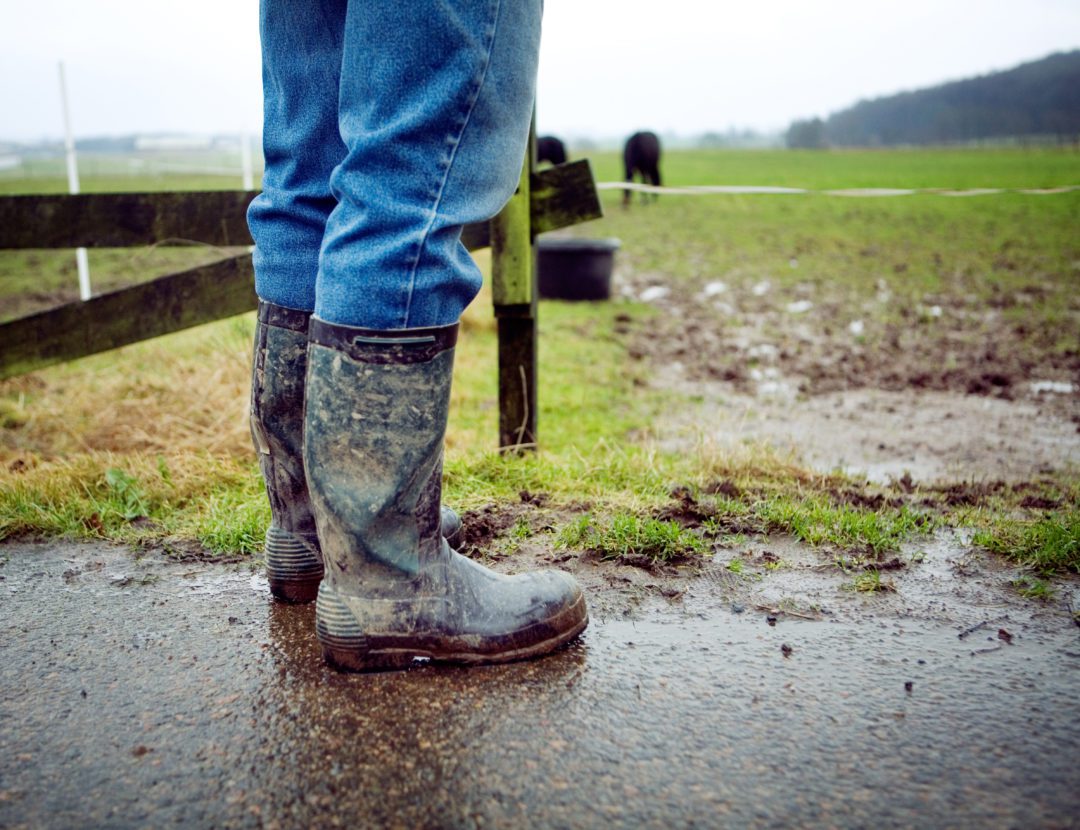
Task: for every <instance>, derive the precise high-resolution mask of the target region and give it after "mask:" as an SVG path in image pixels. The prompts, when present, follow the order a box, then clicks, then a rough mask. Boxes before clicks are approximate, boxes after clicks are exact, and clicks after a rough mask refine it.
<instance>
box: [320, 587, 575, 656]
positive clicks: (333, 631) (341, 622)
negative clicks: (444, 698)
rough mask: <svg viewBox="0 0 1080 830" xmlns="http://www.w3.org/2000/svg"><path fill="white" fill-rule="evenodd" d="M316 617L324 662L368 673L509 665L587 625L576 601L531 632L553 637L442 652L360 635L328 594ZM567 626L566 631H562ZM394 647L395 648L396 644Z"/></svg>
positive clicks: (541, 652) (434, 647)
mask: <svg viewBox="0 0 1080 830" xmlns="http://www.w3.org/2000/svg"><path fill="white" fill-rule="evenodd" d="M318 603H319V604H318V607H317V610H316V617H315V629H316V633H317V634H318V637H319V644H320V646H321V647H322V653H323V658H324V659H325V660H326V662H327V663H329V664H330V665H331V666H333V667H334V668H336V669H340V670H343V671H354V672H367V671H390V670H394V669H406V668H408V667H409V666H411V665H412V664H413V663H414V662H415V661H417V660H424V659H427V660H432V661H434V662H439V663H455V664H460V665H481V664H492V663H512V662H515V661H518V660H528V659H530V658H532V657H540V656H541V655H544V654H547V653H549V652H551V651H554V650H555V649H557V648H559V646H562V645H564V644H566V643H569V642H570V641H571V640H573V639H574V638H576V637H577V636H578V635H580V634H581V632H582V631H584V630H585V628H586V627H587V626H588V624H589V615H588V611H587V610H586V607H585V597H584V596H583V595H579V596H578V597H577V599H576V600H575V601H574V603H573V604H572V605H570V606H569V607H567V608H564V609H563V610H562V611H560V612H559V613H558V614H556V615H555V616H553V617H550V618H548V619H546V620H542V621H540V622H537V623H534V624H533V625H532V626H530V629H531V628H544V629H547V630H549V631H550V630H554V631H556V632H557V633H556V634H555V635H554V636H550V637H547V638H546V639H543V640H540V641H538V642H533V643H529V644H528V645H524V646H516V647H510V648H505V649H499V650H497V651H494V650H483V651H479V650H477V651H473V650H470V649H468V648H454V647H449V648H440V647H439V646H438V645H436V644H423V645H421V644H415V643H413V644H410V643H408V642H402V641H407V640H408V635H402V634H400V633H397V634H393V633H387V634H377V633H373V632H368V633H367V634H365V633H364V632H363V631H361V629H360V626H359V624H358V623H357V621H356V619H355V618H354V617H353V616H352V614H351V612H350V611H349V610H348V608H347V607H346V606H345V604H344V603H343V602H341V601H340V600H339V599H337V598H336V597H334V596H333V595H332V594H330V593H329V592H328V591H325V590H324V591H323V592H320V594H319V600H318ZM564 626H565V627H564ZM528 631H529V629H526V630H524V631H519V632H515V633H513V634H510V635H506V636H505V637H504V638H503V639H506V640H518V641H520V640H521V639H522V638H523V637H527V635H528ZM395 640H396V641H397V643H400V645H398V644H393V643H394V641H395Z"/></svg>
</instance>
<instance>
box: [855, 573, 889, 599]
mask: <svg viewBox="0 0 1080 830" xmlns="http://www.w3.org/2000/svg"><path fill="white" fill-rule="evenodd" d="M848 587H849V588H850V590H852V591H856V592H858V593H864V594H874V593H879V592H880V593H886V592H888V591H894V590H896V589H895V588H893V586H892V584H891V583H889V582H885V581H884V580H883V579H882V578H881V572H880V571H878V570H877V569H875V568H871V569H869V570H866V571H863V572H862V573H860V574H856V575H855V578H854V579H853V580H852V581H851V583H850V585H849V586H848Z"/></svg>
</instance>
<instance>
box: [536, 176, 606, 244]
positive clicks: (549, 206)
mask: <svg viewBox="0 0 1080 830" xmlns="http://www.w3.org/2000/svg"><path fill="white" fill-rule="evenodd" d="M530 198H531V201H532V232H533V236H534V237H535V236H538V235H539V234H542V233H546V232H547V231H554V230H558V229H559V228H568V227H570V226H571V225H577V224H580V223H582V222H588V221H590V220H592V219H600V218H602V217H603V215H604V209H603V207H602V206H601V204H600V194H599V193H598V192H597V190H596V182H595V180H594V179H593V172H592V165H591V164H590V163H589V160H588V159H581V160H580V161H571V162H567V163H566V164H560V165H558V166H557V167H549V168H547V169H546V170H540V171H537V172H535V173H533V175H532V181H531V187H530Z"/></svg>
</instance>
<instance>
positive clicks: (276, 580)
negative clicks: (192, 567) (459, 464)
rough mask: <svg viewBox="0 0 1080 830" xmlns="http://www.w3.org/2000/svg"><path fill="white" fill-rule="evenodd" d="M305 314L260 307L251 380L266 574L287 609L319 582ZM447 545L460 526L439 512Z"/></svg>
mask: <svg viewBox="0 0 1080 830" xmlns="http://www.w3.org/2000/svg"><path fill="white" fill-rule="evenodd" d="M310 317H311V313H310V312H306V311H297V310H295V309H291V308H285V307H283V306H279V305H274V304H273V303H267V302H262V301H260V303H259V314H258V322H257V323H256V328H255V356H254V360H253V361H252V365H253V368H252V381H251V437H252V441H253V443H254V444H255V449H256V452H257V453H258V456H259V467H260V469H261V470H262V474H263V480H264V481H265V482H266V493H267V496H268V497H269V499H270V527H269V529H268V530H267V531H266V550H265V555H266V575H267V578H268V580H269V582H270V591H271V593H272V594H273V595H274V596H275V597H277V598H278V599H281V600H285V601H286V602H311V601H313V600H314V599H315V596H316V595H317V594H318V591H319V581H320V580H321V579H322V576H323V562H322V554H321V553H320V550H319V540H318V537H317V535H316V533H315V518H314V516H313V515H312V512H311V499H310V498H309V496H308V488H307V478H306V477H305V475H304V463H303V455H302V453H301V443H302V441H303V435H304V380H305V375H306V373H307V348H308V320H309V318H310ZM442 528H443V532H444V533H445V534H446V535H447V537H448V538H451V539H458V538H460V537H461V535H462V534H461V520H460V519H459V518H458V516H457V514H456V513H454V511H453V510H450V509H449V508H446V509H445V510H443V513H442Z"/></svg>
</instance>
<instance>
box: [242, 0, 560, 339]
mask: <svg viewBox="0 0 1080 830" xmlns="http://www.w3.org/2000/svg"><path fill="white" fill-rule="evenodd" d="M541 13H542V0H262V2H261V9H260V29H261V34H262V54H263V94H264V126H263V150H264V154H265V158H266V172H265V174H264V176H263V191H262V193H261V194H260V195H259V196H258V197H256V199H255V200H254V202H252V204H251V208H250V209H249V211H248V224H249V226H250V228H251V234H252V236H253V237H254V239H255V290H256V292H257V293H258V295H259V297H260V298H261V299H263V300H267V301H269V302H272V303H275V304H277V305H282V306H286V307H288V308H295V309H300V310H304V311H311V310H314V312H315V313H316V315H317V316H319V317H320V318H322V319H324V320H326V321H328V322H331V323H338V324H341V325H352V326H363V327H365V328H373V329H398V328H416V327H424V326H440V325H447V324H450V323H455V322H457V320H458V318H459V317H460V316H461V312H462V311H463V310H464V309H465V306H467V305H468V304H469V303H470V302H471V301H472V299H473V298H474V297H475V296H476V293H477V291H479V289H480V284H481V278H480V273H479V271H478V270H477V268H476V266H475V265H474V264H473V261H472V259H471V258H470V257H469V255H468V252H467V251H466V250H465V248H464V246H463V245H462V244H461V239H460V237H461V229H462V227H463V226H464V225H465V224H466V223H469V222H476V221H483V220H486V219H488V218H490V217H491V216H494V215H495V214H496V213H498V212H499V210H500V209H501V208H502V206H503V205H504V204H505V203H506V201H507V200H508V199H509V198H510V196H511V195H512V194H513V192H514V189H515V187H516V186H517V182H518V177H519V175H520V172H521V164H522V160H523V159H524V153H525V146H526V142H527V139H528V131H529V120H530V117H531V113H532V107H533V98H534V95H535V85H536V64H537V57H538V52H539V44H540V18H541Z"/></svg>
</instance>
